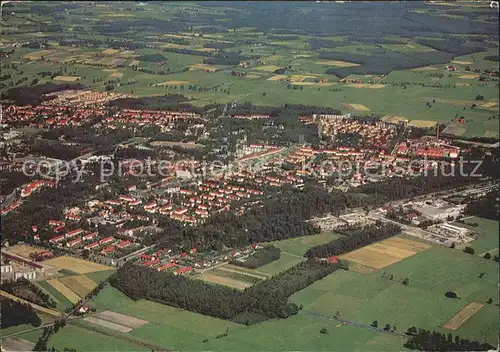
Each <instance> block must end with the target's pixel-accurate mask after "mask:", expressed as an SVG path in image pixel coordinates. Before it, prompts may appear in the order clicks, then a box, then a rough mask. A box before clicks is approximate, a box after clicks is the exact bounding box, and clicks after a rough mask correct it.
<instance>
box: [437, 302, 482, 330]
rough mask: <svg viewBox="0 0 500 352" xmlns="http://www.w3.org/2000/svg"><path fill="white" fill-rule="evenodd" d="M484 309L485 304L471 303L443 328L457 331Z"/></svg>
mask: <svg viewBox="0 0 500 352" xmlns="http://www.w3.org/2000/svg"><path fill="white" fill-rule="evenodd" d="M483 307H484V304H481V303H477V302H471V303H469V304H468V305H466V306H465V307H464V308H463V309H462V310H461V311H460V312H458V313H457V314H455V315H454V316H453V317H452V318H451V319H450V320H448V321H447V322H446V324H444V325H443V328H445V329H450V330H457V329H458V328H460V327H461V326H462V325H464V324H465V322H466V321H467V320H469V319H470V318H472V316H473V315H474V314H476V313H477V312H478V311H479V310H480V309H481V308H483Z"/></svg>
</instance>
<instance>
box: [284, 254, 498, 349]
mask: <svg viewBox="0 0 500 352" xmlns="http://www.w3.org/2000/svg"><path fill="white" fill-rule="evenodd" d="M481 272H485V276H484V277H483V278H482V279H480V278H478V275H479V273H481ZM384 273H389V274H392V275H394V279H393V280H390V279H388V278H383V277H382V275H383V274H384ZM384 276H385V277H387V275H384ZM403 278H409V280H410V283H409V285H408V286H405V285H403V284H402V283H401V281H402V279H403ZM497 280H498V264H497V263H495V262H493V261H491V260H490V261H488V260H484V259H482V258H479V257H477V256H471V255H468V254H465V253H462V252H460V251H457V250H452V249H449V248H442V247H435V248H432V249H429V250H427V251H424V252H421V253H418V254H416V255H414V256H412V257H410V258H407V259H405V260H403V261H401V262H399V263H396V264H393V265H391V266H389V267H385V268H384V269H381V270H379V271H377V272H374V273H373V274H359V273H355V272H350V271H338V272H336V273H334V274H331V275H329V276H328V277H326V278H324V279H322V280H320V281H317V282H315V283H314V284H312V285H311V286H309V287H307V288H306V289H304V290H302V291H299V292H297V293H296V294H294V295H293V296H292V297H291V301H293V302H295V303H296V304H303V305H304V309H306V310H310V311H313V312H316V313H320V314H324V315H334V314H336V312H337V311H338V312H339V313H340V317H341V318H343V319H348V320H353V321H357V322H361V323H365V324H371V323H372V322H373V321H374V320H378V322H379V325H380V324H382V326H383V325H385V324H387V323H389V324H391V325H392V326H397V329H398V331H406V329H407V328H408V327H410V326H416V327H418V328H426V329H433V330H441V331H442V332H446V333H447V332H450V331H449V330H446V329H442V328H440V326H441V325H443V324H444V323H446V322H447V321H448V320H449V319H450V318H452V317H453V316H454V315H455V314H456V313H458V312H459V311H460V310H461V309H462V308H463V307H465V306H466V305H467V304H468V303H470V302H479V303H483V304H485V306H484V307H483V308H482V309H481V310H480V311H479V313H477V314H478V316H477V317H473V318H471V320H470V321H468V322H467V323H466V324H464V325H463V326H462V327H460V328H459V329H458V330H457V331H456V334H458V335H460V336H462V337H469V338H476V339H479V340H482V341H487V342H490V343H494V344H496V342H497V335H496V330H495V329H496V326H497V321H498V312H497V306H496V304H498V288H497ZM447 291H454V292H456V293H457V294H458V296H459V297H460V298H459V299H456V300H453V299H449V298H446V297H445V296H444V293H445V292H447ZM489 297H491V298H492V299H493V304H486V300H487V299H488V298H489Z"/></svg>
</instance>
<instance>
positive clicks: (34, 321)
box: [0, 297, 42, 329]
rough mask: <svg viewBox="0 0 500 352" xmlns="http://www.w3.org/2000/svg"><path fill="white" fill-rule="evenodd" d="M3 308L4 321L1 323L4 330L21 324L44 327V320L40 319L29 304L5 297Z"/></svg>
mask: <svg viewBox="0 0 500 352" xmlns="http://www.w3.org/2000/svg"><path fill="white" fill-rule="evenodd" d="M1 307H2V319H0V321H1V326H2V329H5V328H8V327H10V326H16V325H21V324H31V325H33V326H40V325H42V319H40V317H39V316H38V315H37V314H36V312H35V311H34V310H33V308H31V306H30V305H29V304H23V303H21V302H17V301H14V300H11V299H9V298H5V297H3V298H2V305H1Z"/></svg>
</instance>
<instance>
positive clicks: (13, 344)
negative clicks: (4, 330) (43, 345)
mask: <svg viewBox="0 0 500 352" xmlns="http://www.w3.org/2000/svg"><path fill="white" fill-rule="evenodd" d="M33 347H35V344H34V343H33V342H31V341H28V340H25V339H22V338H19V337H8V338H6V339H3V340H2V351H5V352H17V351H32V350H33Z"/></svg>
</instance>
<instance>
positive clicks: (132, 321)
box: [84, 311, 148, 333]
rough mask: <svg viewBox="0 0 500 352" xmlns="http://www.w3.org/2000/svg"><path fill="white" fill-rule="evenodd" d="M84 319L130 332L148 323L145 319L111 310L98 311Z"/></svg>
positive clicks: (123, 331) (109, 327) (116, 329)
mask: <svg viewBox="0 0 500 352" xmlns="http://www.w3.org/2000/svg"><path fill="white" fill-rule="evenodd" d="M84 320H85V321H88V322H89V323H92V324H96V325H100V326H103V327H105V328H108V329H111V330H115V331H119V332H122V333H127V332H130V331H132V330H133V329H135V328H138V327H140V326H142V325H144V324H147V323H148V321H146V320H142V319H137V318H134V317H131V316H128V315H124V314H119V313H115V312H111V311H104V312H100V313H97V314H94V315H92V316H90V317H87V318H85V319H84Z"/></svg>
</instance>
